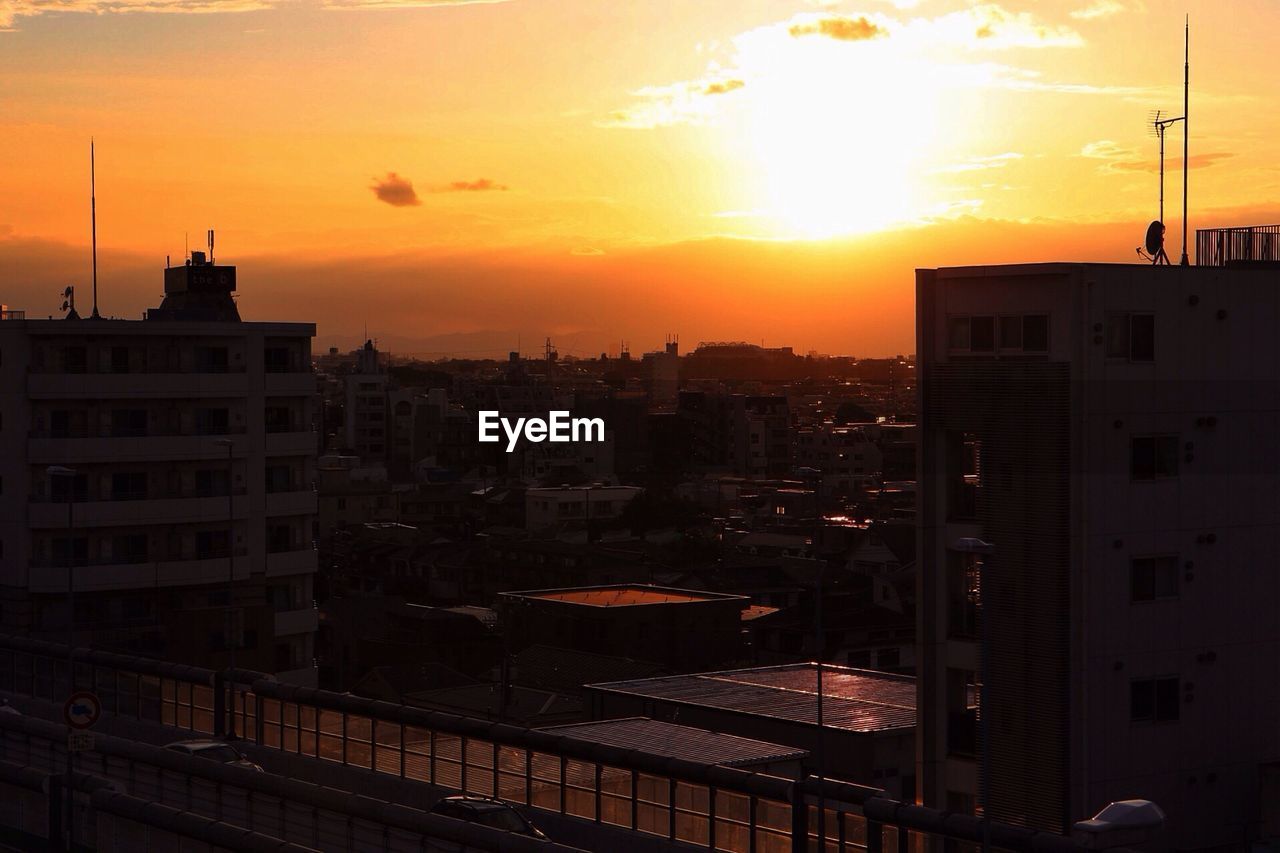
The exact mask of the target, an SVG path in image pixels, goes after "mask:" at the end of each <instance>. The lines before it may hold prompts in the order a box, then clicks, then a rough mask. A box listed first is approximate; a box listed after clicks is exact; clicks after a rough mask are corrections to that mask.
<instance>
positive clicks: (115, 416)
mask: <svg viewBox="0 0 1280 853" xmlns="http://www.w3.org/2000/svg"><path fill="white" fill-rule="evenodd" d="M146 434H147V410H146V409H112V410H111V435H112V436H113V437H114V438H136V437H138V436H144V435H146Z"/></svg>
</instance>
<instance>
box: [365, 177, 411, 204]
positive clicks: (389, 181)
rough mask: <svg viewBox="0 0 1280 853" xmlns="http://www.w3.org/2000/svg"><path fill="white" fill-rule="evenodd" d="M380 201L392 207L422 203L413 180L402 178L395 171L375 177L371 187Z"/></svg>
mask: <svg viewBox="0 0 1280 853" xmlns="http://www.w3.org/2000/svg"><path fill="white" fill-rule="evenodd" d="M369 189H370V190H372V191H373V194H374V195H375V196H377V198H378V201H384V202H386V203H387V204H389V205H391V206H392V207H416V206H417V205H420V204H422V199H420V198H418V194H417V192H415V191H414V189H413V181H410V180H409V179H408V178H402V177H400V176H399V175H397V174H396V173H395V172H387V174H386V175H385V176H383V177H382V178H374V179H373V185H372V186H370V187H369Z"/></svg>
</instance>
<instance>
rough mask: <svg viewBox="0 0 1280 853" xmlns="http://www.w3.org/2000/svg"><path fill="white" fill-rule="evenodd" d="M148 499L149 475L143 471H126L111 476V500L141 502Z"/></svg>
mask: <svg viewBox="0 0 1280 853" xmlns="http://www.w3.org/2000/svg"><path fill="white" fill-rule="evenodd" d="M146 497H147V475H146V474H145V473H143V472H142V471H125V472H120V473H116V474H112V475H111V500H113V501H141V500H146Z"/></svg>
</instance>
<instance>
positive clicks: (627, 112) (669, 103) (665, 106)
mask: <svg viewBox="0 0 1280 853" xmlns="http://www.w3.org/2000/svg"><path fill="white" fill-rule="evenodd" d="M746 85H747V83H746V81H745V80H743V79H742V78H741V77H724V76H714V77H703V78H700V79H697V80H686V81H683V82H680V83H671V84H670V85H666V86H645V87H644V88H642V89H637V90H636V91H634V92H632V93H631V94H632V96H633V97H635V98H636V99H637V100H636V102H635V103H634V104H632V105H631V106H629V107H625V108H623V109H617V110H614V111H612V112H610V113H609V114H608V115H606V116H604V118H602V119H600V120H599V121H597V122H596V125H597V126H598V127H621V128H629V129H632V130H652V129H654V128H657V127H672V126H674V125H678V124H690V125H702V124H706V123H708V122H709V121H710V120H711V118H712V116H713V114H714V107H713V105H712V103H711V99H712V98H722V97H724V96H727V95H730V94H731V93H733V92H736V91H737V90H739V89H741V88H743V87H744V86H746Z"/></svg>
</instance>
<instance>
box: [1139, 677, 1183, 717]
mask: <svg viewBox="0 0 1280 853" xmlns="http://www.w3.org/2000/svg"><path fill="white" fill-rule="evenodd" d="M1178 712H1179V700H1178V677H1177V676H1176V675H1173V676H1167V677H1163V678H1139V679H1135V680H1134V681H1131V682H1129V719H1130V720H1132V721H1133V722H1135V723H1150V722H1156V723H1166V722H1172V721H1174V720H1177V719H1178Z"/></svg>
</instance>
